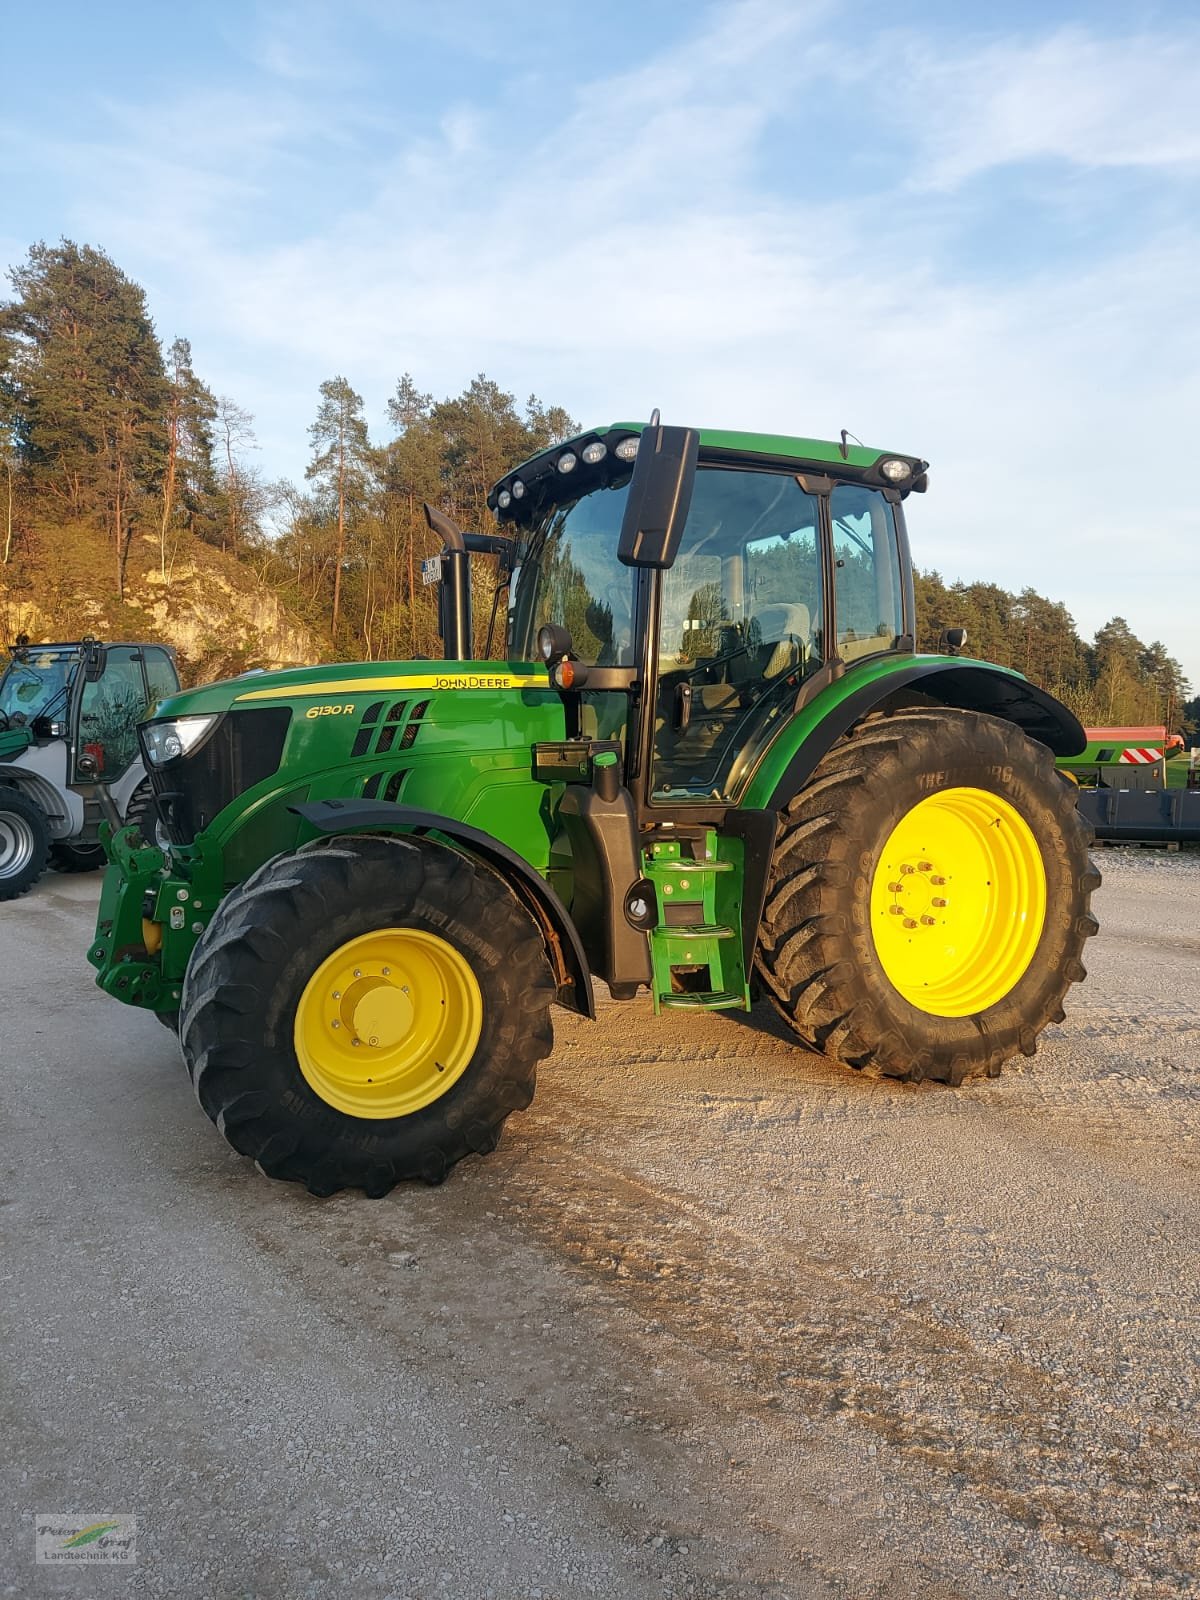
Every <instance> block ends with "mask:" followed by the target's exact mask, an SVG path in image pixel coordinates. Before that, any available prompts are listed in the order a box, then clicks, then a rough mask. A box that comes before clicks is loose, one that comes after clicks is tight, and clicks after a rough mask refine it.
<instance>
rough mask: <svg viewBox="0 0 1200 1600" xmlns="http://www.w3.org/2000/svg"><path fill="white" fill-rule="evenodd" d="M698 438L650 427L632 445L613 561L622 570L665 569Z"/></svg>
mask: <svg viewBox="0 0 1200 1600" xmlns="http://www.w3.org/2000/svg"><path fill="white" fill-rule="evenodd" d="M699 453H700V435H699V434H698V433H697V432H696V430H695V429H694V428H664V427H662V426H660V425H658V424H652V425H651V426H650V427H648V428H647V429H646V430H645V432H644V433H643V434H642V438H641V443H640V444H639V445H638V453H637V459H636V461H635V462H634V466H633V477H632V479H631V480H630V484H629V498H628V499H627V500H626V502H625V517H624V520H623V521H622V523H621V538H620V541H619V543H618V544H617V558H618V560H620V561H623V562H624V563H625V565H626V566H627V567H669V566H670V565H671V564H672V562H673V561H674V560H675V556H676V553H677V552H678V550H679V541H680V539H681V538H682V537H683V525H684V523H685V522H686V521H687V514H688V511H689V509H690V507H691V504H692V485H693V484H694V483H695V481H696V460H697V457H698V456H699Z"/></svg>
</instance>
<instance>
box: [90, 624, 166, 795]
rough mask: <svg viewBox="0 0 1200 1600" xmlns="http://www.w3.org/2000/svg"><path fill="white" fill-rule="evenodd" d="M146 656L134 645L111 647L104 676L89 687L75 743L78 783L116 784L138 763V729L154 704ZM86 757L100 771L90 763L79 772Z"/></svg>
mask: <svg viewBox="0 0 1200 1600" xmlns="http://www.w3.org/2000/svg"><path fill="white" fill-rule="evenodd" d="M164 654H165V652H164ZM142 655H143V652H142V651H141V650H140V649H138V648H137V647H136V646H134V645H124V644H114V645H109V646H108V648H107V650H106V652H105V661H104V671H103V673H102V674H101V676H100V677H99V678H97V679H96V680H95V682H92V683H86V682H85V683H84V685H83V692H82V694H81V696H80V700H79V736H78V738H77V740H76V741H75V760H76V773H75V776H76V779H77V780H81V779H82V780H84V781H86V780H87V779H88V778H98V779H99V780H100V782H102V783H109V784H111V783H113V782H115V780H116V779H118V778H119V777H120V776H121V775H122V773H124V772H127V771H128V770H129V767H130V766H131V765H132V764H133V762H134V761H135V760H136V759H137V757H138V740H137V725H138V723H139V722H140V721H141V720H142V718H143V717H144V716H145V714H146V709H147V705H148V703H149V699H150V695H149V691H148V689H147V685H146V675H145V670H144V663H143V660H142ZM168 660H169V658H168ZM155 698H158V697H157V696H155ZM81 756H88V757H90V758H91V760H92V761H94V762H95V764H96V765H95V769H94V771H93V770H92V769H91V767H90V763H88V764H87V765H86V766H85V770H84V771H83V772H80V771H79V769H78V763H79V759H80V757H81Z"/></svg>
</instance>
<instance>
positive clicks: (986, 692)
mask: <svg viewBox="0 0 1200 1600" xmlns="http://www.w3.org/2000/svg"><path fill="white" fill-rule="evenodd" d="M849 682H850V675H847V677H846V678H843V679H841V680H840V683H839V687H843V688H845V692H843V693H842V694H841V695H840V697H839V698H837V699H836V700H835V699H834V697H833V696H832V695H830V694H829V691H827V690H826V691H824V692H823V693H822V695H821V697H820V698H819V700H818V701H816V702H814V703H813V706H812V710H813V711H816V712H818V713H819V715H818V717H817V720H816V721H815V722H811V723H809V725H808V726H807V729H806V730H805V731H802V732H801V733H800V735H799V737H798V741H797V743H796V744H795V746H794V748H793V750H792V753H791V755H790V756H789V757H788V758H787V759H786V761H784V762H782V763H781V762H780V761H779V760H778V759H777V760H776V761H775V763H773V771H772V772H770V773H768V774H764V777H766V780H767V781H766V783H765V785H763V787H764V788H765V789H766V793H765V795H764V796H763V798H761V799H758V800H756V802H755V803H757V804H762V805H765V806H767V807H769V808H772V809H776V810H778V809H779V808H780V807H782V806H784V805H786V804H787V802H788V801H789V800H790V799H791V798H792V797H793V795H795V794H796V793H797V792H798V791H799V790H800V789H802V788H803V786H804V785H805V784H806V783H807V782H808V780H809V778H810V777H811V776H812V774H813V772H814V771H815V770H816V767H817V765H818V764H819V763H820V761H821V760H822V759H823V757H824V756H825V755H826V754H827V753H828V751H829V750H830V749H831V748H832V746H833V745H834V744H835V743H836V742H837V740H838V739H840V738H842V736H843V735H844V734H846V733H848V732H849V731H850V729H851V728H852V727H853V726H854V724H855V723H856V722H861V720H862V719H863V717H865V716H869V715H870V713H871V712H873V711H883V710H887V709H888V708H889V706H891V705H894V704H897V703H899V704H904V703H905V692H906V691H908V692H910V693H913V694H914V696H915V697H919V698H920V699H921V700H924V701H929V702H932V703H933V704H935V705H943V706H955V707H957V708H958V709H960V710H963V711H982V712H986V713H987V714H988V715H989V716H993V717H1002V718H1004V720H1005V721H1007V722H1012V723H1015V724H1016V726H1017V727H1019V728H1020V729H1021V730H1022V731H1023V732H1024V733H1027V734H1028V735H1029V737H1030V738H1031V739H1037V740H1038V741H1039V742H1040V743H1042V744H1044V745H1046V746H1048V747H1049V749H1050V750H1052V751H1053V752H1054V754H1055V755H1056V756H1073V755H1078V754H1079V753H1080V752H1081V751H1082V750H1084V749H1085V748H1086V746H1087V736H1086V734H1085V733H1084V731H1083V726H1082V724H1081V723H1080V722H1079V719H1078V718H1077V717H1076V716H1075V715H1074V713H1073V712H1071V711H1069V710H1068V709H1067V707H1066V706H1064V705H1063V704H1062V702H1061V701H1059V700H1056V699H1055V698H1054V696H1053V695H1052V694H1047V693H1046V691H1045V690H1044V689H1039V688H1038V687H1037V685H1036V684H1033V683H1030V682H1029V680H1028V679H1027V678H1023V677H1021V675H1020V674H1019V673H1015V672H1011V671H1009V670H1008V669H1007V668H1005V667H996V666H992V665H990V664H989V663H987V662H983V661H962V660H960V659H959V658H958V657H957V656H931V657H926V658H917V659H915V660H913V659H910V660H909V662H908V663H907V664H906V665H903V666H901V665H895V666H891V667H890V668H889V669H885V670H884V671H882V672H874V673H872V674H871V676H870V677H869V678H865V679H864V680H862V681H861V682H860V681H858V676H857V673H856V674H855V675H854V679H853V686H852V687H846V686H847V685H848V683H849ZM827 701H831V702H832V703H831V704H827ZM803 716H804V714H803V713H801V714H800V717H799V718H798V719H797V720H798V721H800V720H801V719H802V718H803ZM758 777H759V775H758V774H756V777H755V781H754V782H753V783H752V784H751V789H754V788H756V787H758V786H759V783H758Z"/></svg>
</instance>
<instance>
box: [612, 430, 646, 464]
mask: <svg viewBox="0 0 1200 1600" xmlns="http://www.w3.org/2000/svg"><path fill="white" fill-rule="evenodd" d="M639 442H640V441H639V439H638V437H637V435H636V434H633V435H632V436H631V437H630V438H628V439H622V440H621V442H620V444H619V445H618V446H617V447H616V449H615V450H614V451H613V455H615V456H616V458H617V460H618V461H633V460H634V459H635V457H636V456H637V453H638V444H639Z"/></svg>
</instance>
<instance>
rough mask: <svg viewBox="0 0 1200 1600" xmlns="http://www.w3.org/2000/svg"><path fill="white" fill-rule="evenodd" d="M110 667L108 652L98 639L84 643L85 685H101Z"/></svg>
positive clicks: (86, 640) (87, 640)
mask: <svg viewBox="0 0 1200 1600" xmlns="http://www.w3.org/2000/svg"><path fill="white" fill-rule="evenodd" d="M107 665H108V651H107V650H106V649H105V648H104V646H103V645H102V644H101V643H100V641H99V640H98V639H85V640H84V641H83V679H84V682H85V683H99V682H100V679H101V678H102V677H103V676H104V669H105V667H106V666H107Z"/></svg>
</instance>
